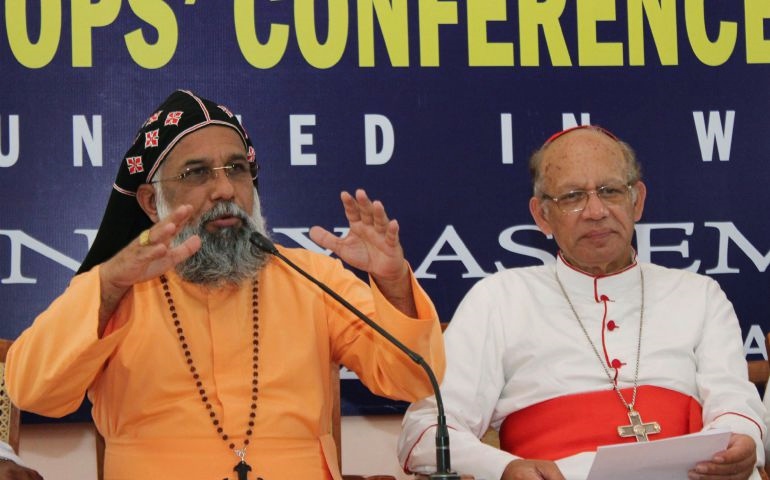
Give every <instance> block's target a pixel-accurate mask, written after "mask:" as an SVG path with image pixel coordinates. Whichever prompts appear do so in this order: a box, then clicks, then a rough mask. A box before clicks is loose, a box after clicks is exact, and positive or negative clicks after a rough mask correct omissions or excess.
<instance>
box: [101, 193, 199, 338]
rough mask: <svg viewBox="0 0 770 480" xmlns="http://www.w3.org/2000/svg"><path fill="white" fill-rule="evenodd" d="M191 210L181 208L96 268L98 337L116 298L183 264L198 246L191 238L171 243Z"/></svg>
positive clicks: (186, 206)
mask: <svg viewBox="0 0 770 480" xmlns="http://www.w3.org/2000/svg"><path fill="white" fill-rule="evenodd" d="M192 210H193V208H192V207H191V206H190V205H182V206H180V207H179V208H177V209H176V210H174V211H173V212H172V213H171V214H170V215H169V216H168V217H167V218H166V219H164V220H162V221H160V222H158V223H156V224H155V225H153V226H152V228H150V229H149V230H146V231H145V232H142V235H140V236H139V238H137V239H135V240H133V241H132V242H131V243H129V244H128V245H127V246H126V247H125V248H123V250H121V251H120V252H118V253H117V254H116V255H115V256H114V257H112V258H111V259H109V260H107V261H106V262H104V263H103V264H101V266H100V267H99V276H100V282H101V306H100V310H99V335H101V333H102V332H103V331H104V327H105V326H106V323H107V320H109V318H110V316H111V315H112V312H114V310H115V308H116V307H117V305H118V303H119V302H120V299H121V298H123V295H125V293H126V292H127V291H128V289H129V288H131V287H132V286H133V285H135V284H137V283H140V282H143V281H145V280H149V279H151V278H155V277H158V276H160V275H161V274H162V273H164V272H167V271H168V270H170V269H172V268H174V267H175V266H176V265H177V264H179V263H180V262H183V261H185V260H186V259H188V258H189V257H190V256H192V255H193V254H194V253H195V252H197V251H198V249H200V247H201V240H200V237H198V236H197V235H193V236H191V237H190V238H188V239H187V240H185V241H184V242H183V243H182V244H181V245H178V246H176V247H171V241H172V240H173V238H174V237H175V236H176V235H177V234H178V233H179V232H180V230H181V229H182V228H183V227H184V225H185V224H186V223H187V222H188V221H189V220H190V217H191V215H192Z"/></svg>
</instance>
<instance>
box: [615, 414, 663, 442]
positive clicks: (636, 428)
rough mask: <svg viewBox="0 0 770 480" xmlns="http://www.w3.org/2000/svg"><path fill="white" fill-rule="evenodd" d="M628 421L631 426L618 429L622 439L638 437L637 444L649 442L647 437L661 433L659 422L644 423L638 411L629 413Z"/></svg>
mask: <svg viewBox="0 0 770 480" xmlns="http://www.w3.org/2000/svg"><path fill="white" fill-rule="evenodd" d="M628 419H629V420H631V425H622V426H620V427H618V435H620V436H621V437H636V441H637V442H649V441H650V439H649V438H647V435H652V434H655V433H660V424H659V423H658V422H649V423H644V422H642V417H641V416H640V415H639V412H637V411H636V410H629V411H628Z"/></svg>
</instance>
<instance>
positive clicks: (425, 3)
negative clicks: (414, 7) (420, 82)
mask: <svg viewBox="0 0 770 480" xmlns="http://www.w3.org/2000/svg"><path fill="white" fill-rule="evenodd" d="M418 5H419V15H420V22H419V23H420V65H421V66H423V67H438V66H439V41H438V27H439V25H447V24H453V25H456V24H457V4H456V3H455V2H454V1H451V2H448V1H442V0H420V1H419V2H418Z"/></svg>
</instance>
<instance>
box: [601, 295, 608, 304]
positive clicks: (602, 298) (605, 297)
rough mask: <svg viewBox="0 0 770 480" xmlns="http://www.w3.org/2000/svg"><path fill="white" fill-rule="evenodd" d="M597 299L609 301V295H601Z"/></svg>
mask: <svg viewBox="0 0 770 480" xmlns="http://www.w3.org/2000/svg"><path fill="white" fill-rule="evenodd" d="M599 300H601V301H602V302H609V301H610V297H608V296H607V295H602V296H601V297H599Z"/></svg>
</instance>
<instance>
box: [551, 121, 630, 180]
mask: <svg viewBox="0 0 770 480" xmlns="http://www.w3.org/2000/svg"><path fill="white" fill-rule="evenodd" d="M625 170H626V165H625V161H624V159H623V150H622V149H621V148H620V145H618V142H617V140H615V139H614V138H612V137H610V136H608V135H606V134H604V133H603V132H601V131H596V130H588V129H582V130H575V131H571V132H569V133H566V134H564V135H561V136H559V137H558V138H556V139H554V140H553V141H552V142H550V143H549V144H548V145H547V146H546V148H545V149H544V151H543V160H542V164H541V166H540V174H541V176H542V180H543V183H544V185H545V186H561V185H568V186H572V187H584V186H596V185H598V184H604V183H607V182H613V181H623V179H624V178H625V176H626V175H625V174H626V172H625Z"/></svg>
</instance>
